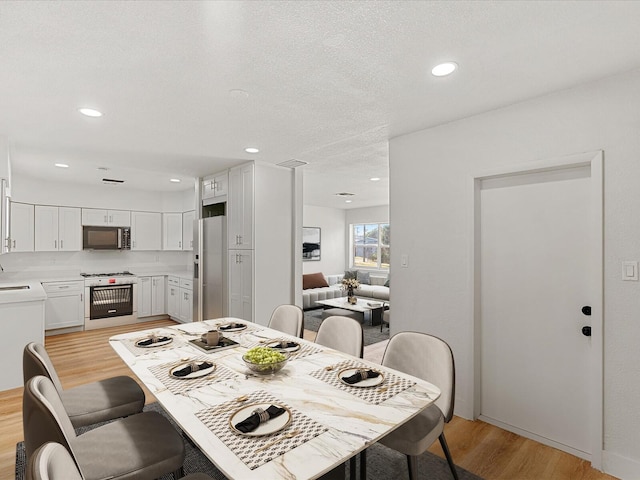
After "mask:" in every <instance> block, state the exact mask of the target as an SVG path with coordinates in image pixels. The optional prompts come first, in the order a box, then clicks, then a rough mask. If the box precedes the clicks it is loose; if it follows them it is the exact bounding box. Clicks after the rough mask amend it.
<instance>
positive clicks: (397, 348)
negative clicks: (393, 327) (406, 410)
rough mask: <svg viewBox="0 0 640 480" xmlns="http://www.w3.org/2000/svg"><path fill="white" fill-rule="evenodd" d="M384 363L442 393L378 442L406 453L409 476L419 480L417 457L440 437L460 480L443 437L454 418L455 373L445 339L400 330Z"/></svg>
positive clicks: (392, 339)
mask: <svg viewBox="0 0 640 480" xmlns="http://www.w3.org/2000/svg"><path fill="white" fill-rule="evenodd" d="M382 365H384V366H385V367H390V368H393V369H395V370H399V371H401V372H404V373H408V374H409V375H413V376H414V377H418V378H421V379H423V380H426V381H428V382H430V383H432V384H434V385H435V386H436V387H438V388H439V389H440V391H441V392H442V393H441V395H440V397H439V398H438V400H436V401H435V402H434V403H432V404H431V405H430V406H429V407H427V408H426V409H425V410H423V411H422V412H420V413H419V414H418V415H417V416H415V417H414V418H412V419H411V420H409V421H408V422H407V423H405V424H403V425H401V426H400V427H398V428H397V429H395V430H394V431H392V432H391V433H389V434H388V435H386V436H384V437H383V438H381V439H380V440H379V442H380V443H381V444H383V445H385V446H387V447H389V448H392V449H394V450H396V451H398V452H400V453H403V454H404V455H406V456H407V463H408V466H409V479H410V480H416V479H417V478H418V476H417V456H418V455H421V454H422V453H424V452H426V451H427V449H428V448H429V447H430V446H431V444H432V443H433V442H434V441H435V440H436V438H437V439H438V440H440V445H441V446H442V450H443V451H444V454H445V456H446V458H447V462H448V463H449V468H450V469H451V473H452V474H453V478H454V479H456V480H458V473H457V471H456V467H455V465H454V463H453V459H452V458H451V452H449V446H448V445H447V440H446V439H445V436H444V424H445V423H448V422H449V421H450V420H451V418H452V417H453V405H454V398H455V375H456V373H455V364H454V360H453V352H452V351H451V348H450V347H449V345H448V344H447V343H446V342H445V341H443V340H441V339H439V338H437V337H434V336H432V335H427V334H426V333H418V332H400V333H397V334H396V335H394V336H393V337H391V339H390V340H389V343H388V344H387V348H386V350H385V352H384V356H383V357H382Z"/></svg>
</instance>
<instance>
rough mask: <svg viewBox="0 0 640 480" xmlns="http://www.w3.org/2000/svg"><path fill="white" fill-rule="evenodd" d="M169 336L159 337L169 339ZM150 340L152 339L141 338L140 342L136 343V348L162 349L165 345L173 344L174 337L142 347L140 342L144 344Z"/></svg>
mask: <svg viewBox="0 0 640 480" xmlns="http://www.w3.org/2000/svg"><path fill="white" fill-rule="evenodd" d="M167 336H168V335H158V337H167ZM149 338H151V337H145V338H141V339H140V340H138V341H136V347H138V348H154V347H161V346H163V345H168V344H169V343H171V342H173V337H169V338H168V339H167V340H165V341H163V342H156V343H150V344H149V345H140V342H144V341H146V340H149Z"/></svg>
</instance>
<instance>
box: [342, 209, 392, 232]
mask: <svg viewBox="0 0 640 480" xmlns="http://www.w3.org/2000/svg"><path fill="white" fill-rule="evenodd" d="M346 212H347V216H346V223H347V228H349V225H351V224H354V223H367V222H370V223H384V222H388V221H389V205H381V206H379V207H366V208H353V209H350V210H346Z"/></svg>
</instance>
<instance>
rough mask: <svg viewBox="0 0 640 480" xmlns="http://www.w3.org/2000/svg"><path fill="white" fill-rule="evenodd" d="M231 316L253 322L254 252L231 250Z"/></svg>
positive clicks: (228, 265)
mask: <svg viewBox="0 0 640 480" xmlns="http://www.w3.org/2000/svg"><path fill="white" fill-rule="evenodd" d="M227 268H228V276H229V278H228V282H229V316H230V317H236V318H242V319H243V320H249V321H250V322H253V321H254V320H253V250H229V258H228V263H227Z"/></svg>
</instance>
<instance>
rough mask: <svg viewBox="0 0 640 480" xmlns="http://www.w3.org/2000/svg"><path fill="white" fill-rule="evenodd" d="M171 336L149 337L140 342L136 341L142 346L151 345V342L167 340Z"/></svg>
mask: <svg viewBox="0 0 640 480" xmlns="http://www.w3.org/2000/svg"><path fill="white" fill-rule="evenodd" d="M170 338H171V337H155V336H153V337H149V338H147V339H146V340H142V341H140V342H138V345H142V346H144V347H146V346H148V345H151V344H153V343H158V342H166V341H167V340H169V339H170Z"/></svg>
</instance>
